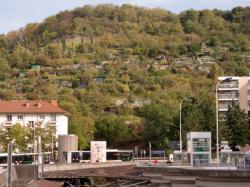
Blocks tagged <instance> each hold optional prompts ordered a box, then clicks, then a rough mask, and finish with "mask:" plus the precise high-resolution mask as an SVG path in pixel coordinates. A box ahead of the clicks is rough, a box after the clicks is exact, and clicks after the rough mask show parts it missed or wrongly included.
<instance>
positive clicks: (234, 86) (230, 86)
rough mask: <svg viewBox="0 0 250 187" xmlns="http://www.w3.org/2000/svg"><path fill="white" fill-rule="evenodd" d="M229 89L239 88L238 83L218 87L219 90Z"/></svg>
mask: <svg viewBox="0 0 250 187" xmlns="http://www.w3.org/2000/svg"><path fill="white" fill-rule="evenodd" d="M220 88H221V89H231V88H239V84H238V83H230V84H228V83H227V84H225V83H224V84H220V85H219V89H220Z"/></svg>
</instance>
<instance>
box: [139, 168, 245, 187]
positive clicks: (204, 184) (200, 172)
mask: <svg viewBox="0 0 250 187" xmlns="http://www.w3.org/2000/svg"><path fill="white" fill-rule="evenodd" d="M138 169H139V170H143V176H145V177H149V178H151V182H153V183H155V184H158V185H159V186H162V187H163V186H166V187H250V171H247V170H246V171H243V170H220V169H217V170H215V169H213V170H211V169H210V170H209V169H196V168H191V167H190V168H176V167H138ZM156 174H157V175H156Z"/></svg>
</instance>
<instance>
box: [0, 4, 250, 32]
mask: <svg viewBox="0 0 250 187" xmlns="http://www.w3.org/2000/svg"><path fill="white" fill-rule="evenodd" d="M100 3H101V4H104V3H112V4H119V5H121V4H124V3H130V4H135V5H139V6H144V7H150V8H154V7H161V8H164V9H167V10H170V11H172V12H176V13H178V12H181V11H183V10H186V9H190V8H193V9H214V8H218V9H223V10H225V9H227V10H228V9H232V8H233V7H235V6H250V0H127V1H123V0H91V1H87V0H0V33H7V32H8V31H11V30H15V29H18V28H20V27H23V26H25V25H26V24H27V23H30V22H40V21H42V20H43V19H45V18H46V17H48V16H51V15H54V14H56V13H57V12H59V11H61V10H66V9H73V8H75V7H81V6H84V5H86V4H92V5H96V4H100Z"/></svg>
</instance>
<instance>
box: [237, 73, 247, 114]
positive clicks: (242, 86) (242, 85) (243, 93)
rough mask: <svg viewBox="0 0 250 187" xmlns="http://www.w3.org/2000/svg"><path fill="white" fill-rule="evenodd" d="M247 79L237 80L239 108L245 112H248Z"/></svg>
mask: <svg viewBox="0 0 250 187" xmlns="http://www.w3.org/2000/svg"><path fill="white" fill-rule="evenodd" d="M248 79H249V77H240V79H239V96H240V108H241V109H242V110H244V111H245V112H247V111H248Z"/></svg>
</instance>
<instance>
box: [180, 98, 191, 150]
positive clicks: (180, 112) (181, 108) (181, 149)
mask: <svg viewBox="0 0 250 187" xmlns="http://www.w3.org/2000/svg"><path fill="white" fill-rule="evenodd" d="M192 99H193V97H191V96H188V97H185V98H184V99H182V100H181V102H180V151H182V138H181V128H182V127H181V110H182V103H183V102H184V101H185V100H192Z"/></svg>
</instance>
